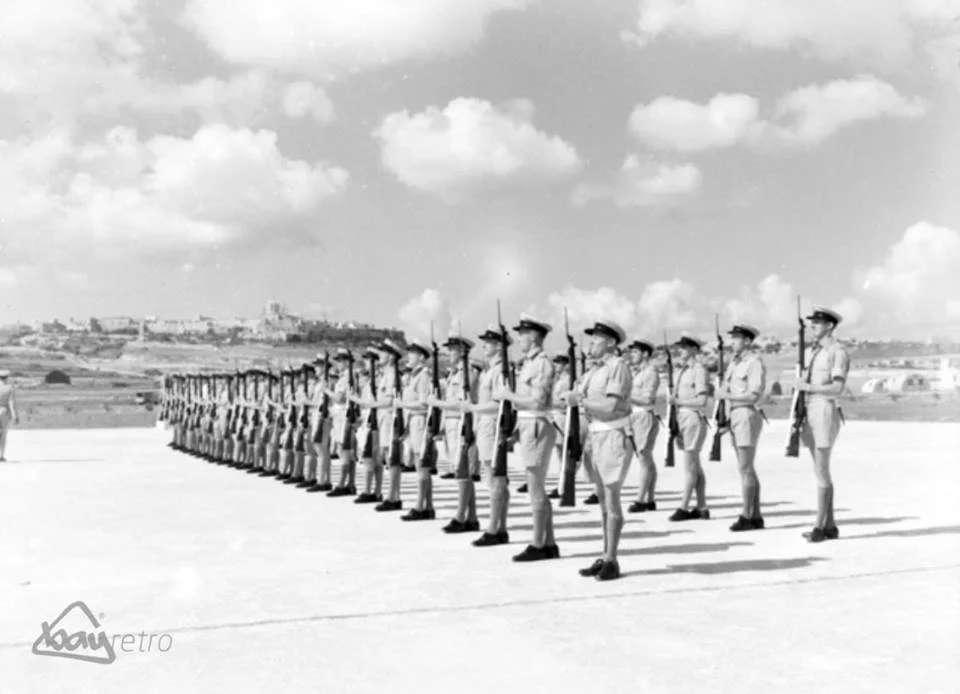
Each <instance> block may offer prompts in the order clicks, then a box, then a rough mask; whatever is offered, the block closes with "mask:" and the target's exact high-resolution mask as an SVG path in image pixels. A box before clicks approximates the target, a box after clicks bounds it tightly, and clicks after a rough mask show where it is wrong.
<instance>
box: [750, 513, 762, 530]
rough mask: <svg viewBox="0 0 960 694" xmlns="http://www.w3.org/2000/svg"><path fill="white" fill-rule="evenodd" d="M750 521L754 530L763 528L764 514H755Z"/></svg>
mask: <svg viewBox="0 0 960 694" xmlns="http://www.w3.org/2000/svg"><path fill="white" fill-rule="evenodd" d="M750 522H751V523H753V528H754V530H763V516H755V517H754V518H751V519H750Z"/></svg>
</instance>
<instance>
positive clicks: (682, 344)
mask: <svg viewBox="0 0 960 694" xmlns="http://www.w3.org/2000/svg"><path fill="white" fill-rule="evenodd" d="M673 346H674V347H677V348H679V350H680V363H679V367H680V368H679V371H678V372H677V374H676V376H675V385H674V391H673V396H672V398H671V396H668V398H670V399H671V402H672V404H673V405H674V407H676V410H677V424H679V426H680V435H679V436H678V437H677V444H678V445H679V446H680V448H681V451H682V452H683V463H684V487H683V499H682V500H681V502H680V508H678V509H677V510H676V511H674V513H673V515H672V516H670V520H672V521H686V520H697V519H708V518H710V511H709V510H708V509H707V477H706V475H705V474H704V472H703V466H702V465H701V464H700V453H701V451H702V450H703V444H704V441H705V440H706V437H707V419H706V417H705V416H704V414H703V408H704V407H705V406H706V404H707V371H706V369H705V368H704V367H703V364H701V363H700V361H699V359H698V356H699V355H700V350H701V349H703V342H702V341H700V340H698V339H697V338H695V337H691V336H689V335H684V336H683V337H681V338H680V339H679V340H678V341H677V342H676V343H675V344H674V345H673ZM694 492H696V495H697V506H696V508H694V509H692V510H691V509H689V508H688V507H689V505H690V498H691V497H692V496H693V494H694Z"/></svg>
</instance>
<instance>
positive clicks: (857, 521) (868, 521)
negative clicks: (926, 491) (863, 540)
mask: <svg viewBox="0 0 960 694" xmlns="http://www.w3.org/2000/svg"><path fill="white" fill-rule="evenodd" d="M908 520H918V518H917V516H896V517H893V518H874V517H871V518H847V519H844V518H839V519H837V525H838V526H839V527H840V528H843V527H844V526H845V525H889V524H890V523H899V522H900V521H908ZM809 527H810V524H809V523H794V524H792V525H777V526H771V527H770V529H771V530H794V529H796V528H809Z"/></svg>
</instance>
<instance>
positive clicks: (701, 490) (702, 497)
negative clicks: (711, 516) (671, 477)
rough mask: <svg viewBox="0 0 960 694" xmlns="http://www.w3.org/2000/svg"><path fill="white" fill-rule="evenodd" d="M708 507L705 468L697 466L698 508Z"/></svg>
mask: <svg viewBox="0 0 960 694" xmlns="http://www.w3.org/2000/svg"><path fill="white" fill-rule="evenodd" d="M706 507H707V475H706V473H705V472H704V471H703V466H702V465H700V464H699V463H698V464H697V508H706Z"/></svg>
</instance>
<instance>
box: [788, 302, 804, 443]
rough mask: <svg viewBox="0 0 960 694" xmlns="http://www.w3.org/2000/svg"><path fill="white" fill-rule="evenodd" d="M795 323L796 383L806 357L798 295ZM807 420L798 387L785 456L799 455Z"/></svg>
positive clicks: (801, 394) (791, 406)
mask: <svg viewBox="0 0 960 694" xmlns="http://www.w3.org/2000/svg"><path fill="white" fill-rule="evenodd" d="M797 323H798V324H799V328H798V332H797V383H798V384H799V383H800V379H801V377H802V376H803V368H804V359H805V358H806V349H807V344H806V337H807V332H806V325H805V324H804V322H803V313H802V312H801V310H800V297H799V296H798V297H797ZM807 382H808V383H809V382H810V373H809V372H808V373H807ZM806 420H807V400H806V398H805V397H804V394H803V393H802V392H801V391H800V389H799V388H795V389H794V391H793V402H792V403H791V404H790V434H789V435H788V438H787V452H786V457H788V458H797V457H799V456H800V432H801V431H803V425H804V423H805V422H806Z"/></svg>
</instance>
